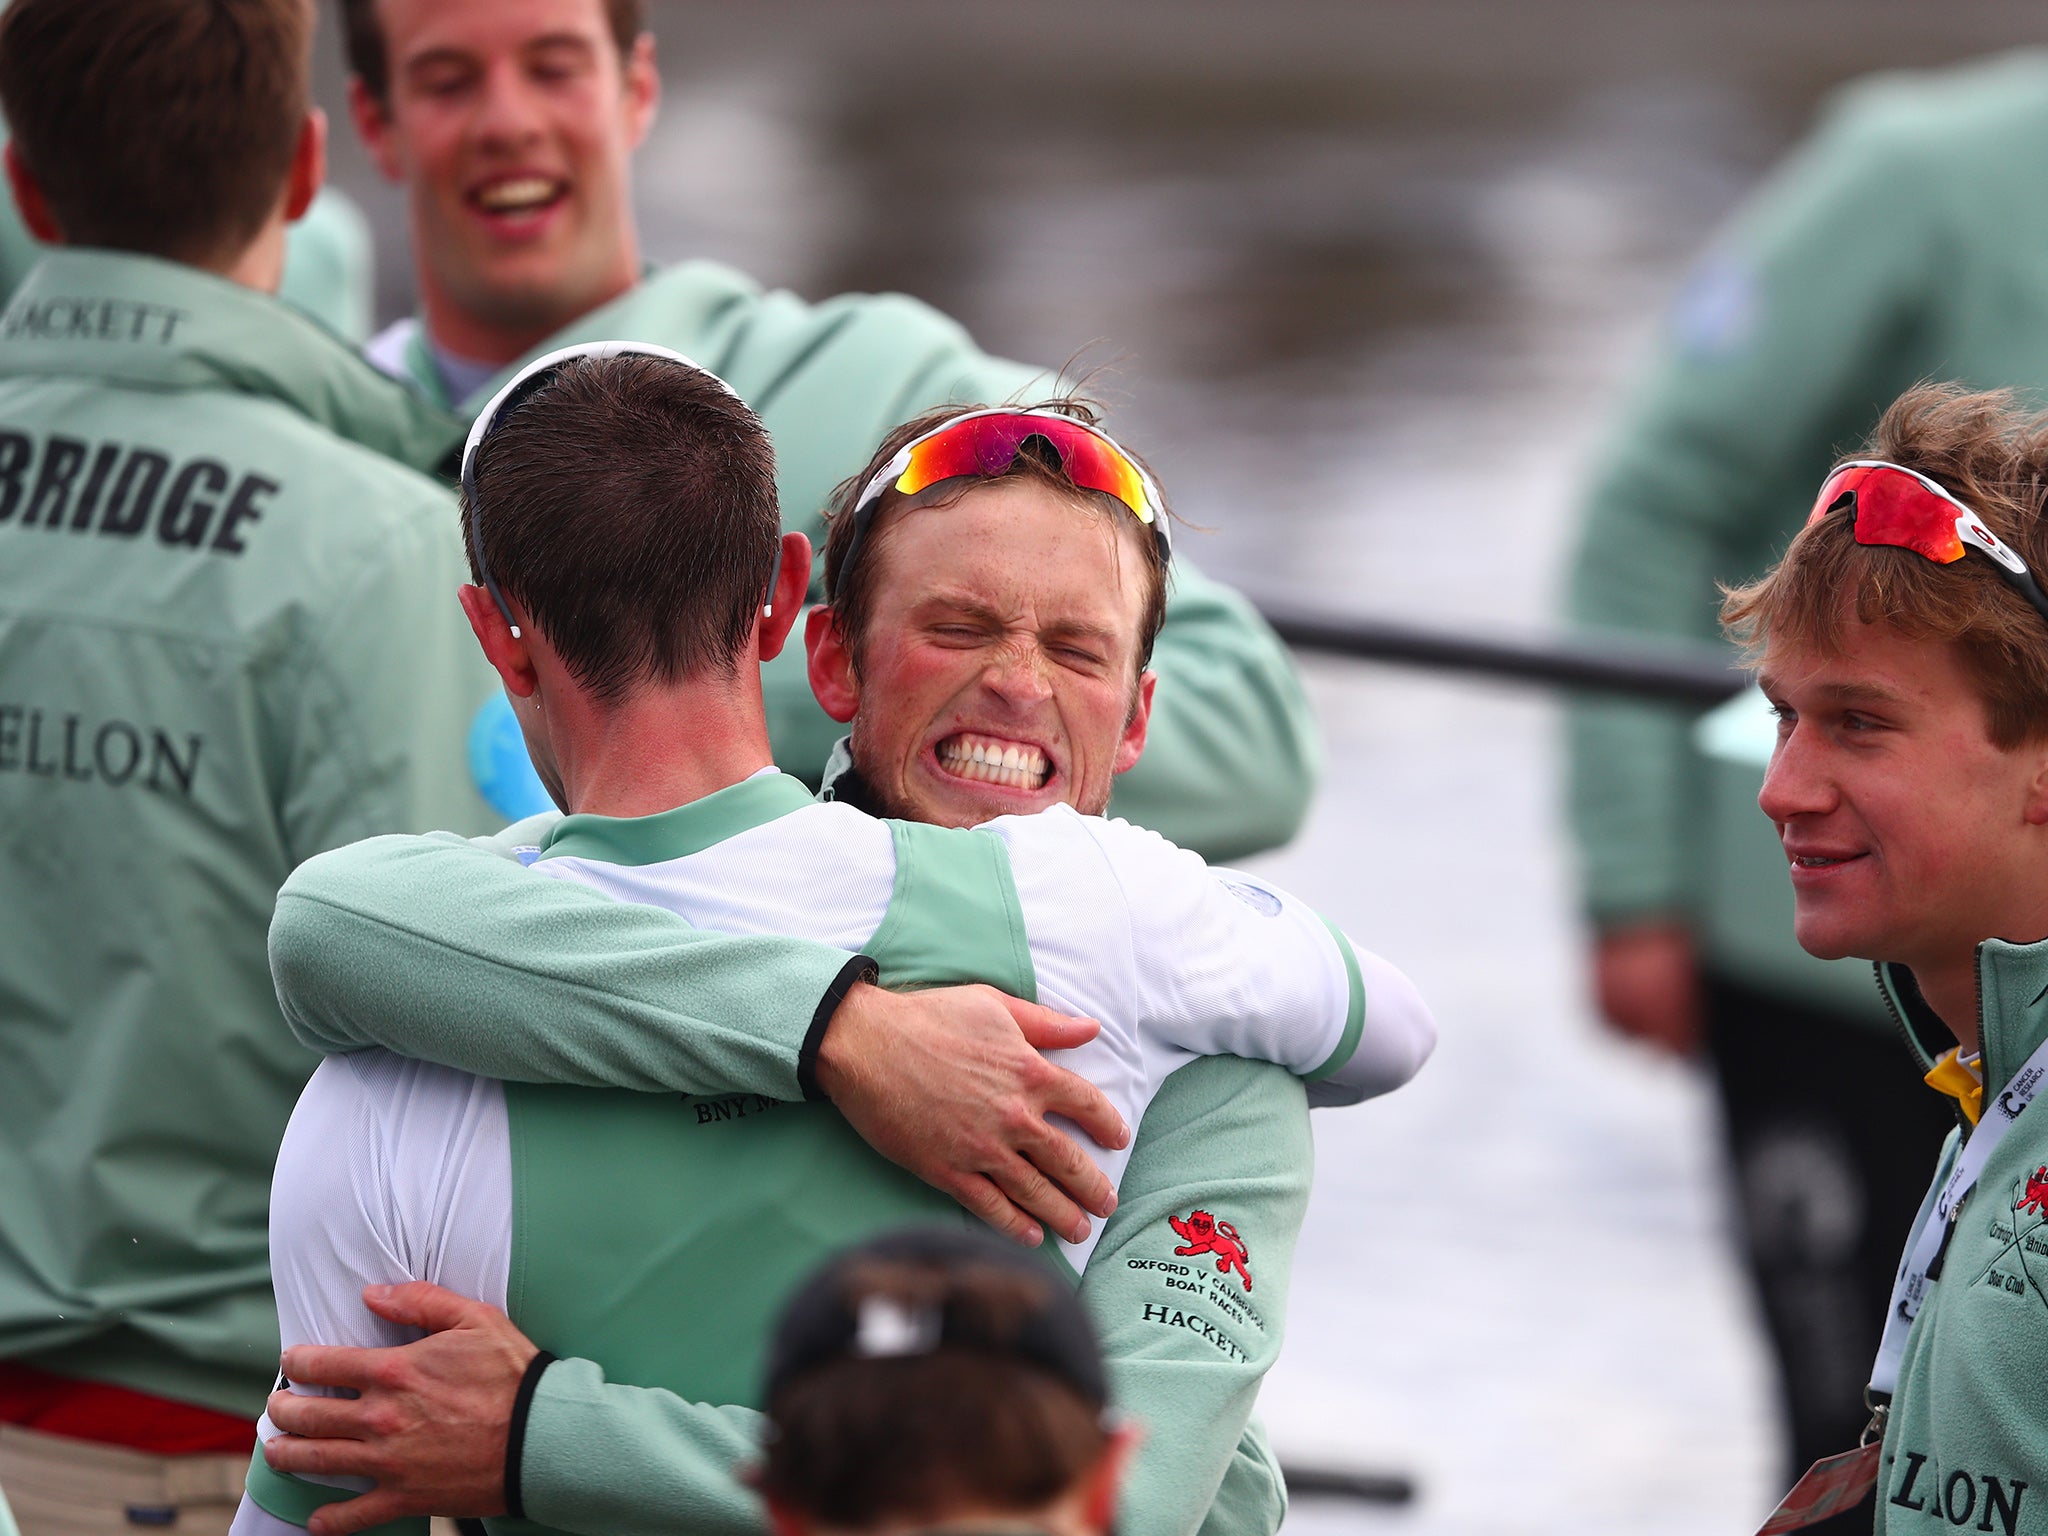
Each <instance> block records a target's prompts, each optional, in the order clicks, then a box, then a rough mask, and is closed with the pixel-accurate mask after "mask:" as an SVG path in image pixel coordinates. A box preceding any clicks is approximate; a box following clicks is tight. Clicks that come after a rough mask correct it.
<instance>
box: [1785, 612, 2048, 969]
mask: <svg viewBox="0 0 2048 1536" xmlns="http://www.w3.org/2000/svg"><path fill="white" fill-rule="evenodd" d="M1845 641H1846V644H1845V646H1844V649H1843V653H1842V654H1841V655H1839V656H1824V655H1820V654H1817V653H1815V652H1812V651H1809V650H1805V649H1801V648H1789V647H1781V646H1778V645H1773V646H1772V647H1771V648H1770V649H1769V651H1768V652H1767V653H1766V655H1765V657H1764V663H1763V667H1762V677H1761V681H1762V683H1763V688H1764V692H1765V694H1766V696H1767V697H1769V699H1770V700H1771V703H1772V704H1773V705H1774V706H1775V707H1776V709H1777V710H1778V713H1779V717H1780V720H1779V726H1778V744H1777V748H1776V750H1775V751H1774V752H1773V753H1772V756H1771V765H1770V770H1769V772H1768V773H1767V774H1766V775H1765V778H1764V787H1763V792H1762V794H1761V795H1760V796H1759V804H1761V806H1762V807H1763V811H1764V814H1765V815H1767V816H1769V817H1770V818H1771V820H1772V821H1773V822H1774V823H1776V825H1777V828H1778V833H1779V837H1780V839H1781V840H1782V842H1783V844H1784V848H1785V856H1786V859H1787V860H1788V862H1789V863H1790V865H1791V872H1792V890H1793V894H1794V900H1795V903H1796V906H1795V911H1796V917H1795V932H1796V933H1797V935H1798V938H1799V943H1800V945H1801V946H1802V947H1803V948H1805V949H1806V950H1808V951H1810V952H1811V953H1813V954H1815V955H1818V956H1820V957H1821V958H1822V959H1829V960H1832V959H1839V958H1841V957H1843V956H1846V955H1856V956H1860V957H1862V958H1864V959H1868V960H1893V961H1898V962H1900V963H1903V964H1905V965H1908V966H1911V967H1913V968H1914V969H1915V970H1920V971H1923V972H1924V971H1929V970H1932V969H1935V968H1938V967H1941V966H1949V967H1954V966H1957V965H1961V964H1967V963H1968V962H1969V960H1970V957H1971V956H1972V954H1973V952H1974V950H1975V948H1976V945H1977V943H1978V942H1979V941H1980V940H1983V939H1987V938H2005V939H2011V940H2014V941H2017V942H2030V941H2032V940H2035V939H2039V938H2041V937H2043V936H2044V933H2043V932H2035V931H2033V929H2034V927H2035V926H2037V925H2038V924H2040V923H2041V922H2042V921H2043V920H2044V905H2048V903H2044V874H2048V871H2044V869H2043V867H2042V841H2043V839H2042V826H2041V820H2042V818H2043V816H2044V814H2048V812H2044V810H2043V787H2044V784H2043V781H2044V775H2048V748H2044V747H2042V746H2040V745H2038V744H2035V745H2027V746H2021V747H2018V748H2015V749H2013V750H2010V751H2008V750H2006V749H2004V748H2001V747H1999V746H1996V745H1995V744H1994V743H1993V742H1992V740H1991V736H1990V732H1989V729H1988V725H1987V721H1986V715H1985V708H1984V704H1983V702H1982V700H1981V699H1980V698H1979V696H1978V694H1977V691H1976V688H1975V685H1974V684H1973V683H1972V682H1971V681H1970V678H1969V676H1968V674H1967V673H1966V672H1965V671H1964V670H1963V664H1962V661H1961V659H1960V657H1959V656H1958V654H1957V651H1956V648H1955V646H1954V645H1952V644H1949V643H1946V642H1934V641H1923V640H1909V639H1906V638H1904V637H1902V636H1901V635H1900V634H1899V633H1898V632H1897V631H1896V630H1894V629H1892V628H1891V627H1890V626H1888V625H1870V624H1863V623H1860V622H1857V621H1856V620H1855V618H1854V616H1853V615H1851V616H1850V618H1849V622H1848V624H1847V626H1846V632H1845Z"/></svg>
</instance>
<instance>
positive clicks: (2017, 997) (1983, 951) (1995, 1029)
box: [1877, 939, 2048, 1094]
mask: <svg viewBox="0 0 2048 1536" xmlns="http://www.w3.org/2000/svg"><path fill="white" fill-rule="evenodd" d="M1877 977H1878V986H1879V987H1880V989H1881V990H1882V991H1883V992H1884V995H1885V999H1886V1001H1887V1002H1889V1003H1890V1004H1891V1005H1892V1008H1893V1010H1894V1011H1895V1012H1896V1013H1897V1014H1898V1017H1899V1021H1900V1023H1901V1025H1902V1026H1903V1027H1904V1030H1905V1033H1906V1039H1907V1043H1908V1044H1909V1045H1911V1046H1912V1048H1913V1050H1914V1051H1915V1053H1916V1054H1918V1056H1919V1057H1920V1064H1921V1066H1922V1067H1923V1068H1927V1067H1931V1066H1933V1065H1934V1062H1935V1060H1936V1058H1937V1057H1939V1056H1940V1055H1941V1054H1942V1053H1943V1052H1945V1051H1946V1050H1947V1049H1948V1045H1949V1041H1950V1039H1951V1036H1950V1034H1949V1031H1948V1028H1947V1026H1946V1025H1944V1024H1943V1023H1942V1022H1941V1020H1940V1019H1939V1018H1937V1017H1936V1016H1935V1013H1934V1010H1933V1009H1931V1008H1929V1007H1928V1006H1927V1003H1926V1000H1925V999H1924V998H1922V997H1921V995H1920V988H1919V986H1918V985H1917V984H1916V983H1915V982H1914V980H1913V973H1912V972H1911V971H1909V970H1907V969H1906V967H1904V966H1903V965H1893V964H1889V963H1886V964H1880V965H1879V966H1878V967H1877ZM1977 996H1978V1003H1977V1039H1978V1048H1979V1050H1980V1051H1981V1052H1982V1053H1983V1073H1984V1091H1985V1092H1986V1093H1987V1094H1995V1093H1997V1092H1998V1091H1999V1090H2000V1089H2002V1088H2003V1087H2004V1086H2005V1085H2006V1084H2007V1083H2008V1082H2010V1081H2011V1080H2012V1075H2013V1073H2015V1072H2017V1071H2018V1070H2019V1068H2020V1065H2021V1063H2023V1062H2024V1061H2025V1060H2026V1059H2027V1058H2028V1057H2029V1056H2031V1055H2033V1054H2034V1051H2035V1050H2036V1049H2037V1048H2038V1047H2039V1046H2040V1044H2041V1042H2042V1041H2043V1040H2044V1039H2048V939H2044V940H2042V941H2041V942H2039V943H2035V944H2009V943H2007V942H2006V941H2005V940H2004V939H1986V940H1985V941H1984V942H1983V943H1981V944H1979V945H1978V946H1977Z"/></svg>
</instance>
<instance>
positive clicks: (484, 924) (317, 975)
mask: <svg viewBox="0 0 2048 1536" xmlns="http://www.w3.org/2000/svg"><path fill="white" fill-rule="evenodd" d="M270 962H271V973H272V976H273V978H274V980H275V981H276V983H277V995H278V1002H279V1004H280V1006H281V1007H282V1008H283V1010H284V1015H285V1018H286V1020H287V1021H288V1022H289V1023H290V1025H291V1027H292V1030H293V1032H294V1033H295V1034H296V1035H297V1036H298V1037H299V1038H300V1039H301V1040H302V1041H303V1042H304V1043H306V1044H307V1045H310V1046H312V1047H313V1048H314V1049H316V1050H320V1051H325V1052H329V1053H336V1052H345V1051H351V1050H357V1049H361V1048H362V1047H364V1046H368V1045H377V1046H382V1047H384V1048H385V1049H387V1050H392V1051H396V1052H398V1053H399V1054H401V1055H408V1056H414V1057H417V1058H420V1059H422V1060H426V1061H433V1062H438V1063H440V1064H441V1065H444V1066H450V1067H456V1068H459V1069H460V1070H462V1071H466V1072H474V1073H478V1074H480V1075H483V1076H488V1077H499V1078H506V1079H510V1080H513V1081H523V1082H559V1083H571V1084H579V1085H583V1086H588V1087H618V1088H630V1089H636V1090H639V1091H641V1092H664V1091H666V1092H678V1093H729V1092H745V1093H759V1094H762V1095H764V1096H766V1097H770V1098H778V1099H789V1100H794V1099H800V1098H802V1097H803V1093H802V1090H801V1089H800V1087H799V1085H798V1080H797V1064H798V1058H799V1055H800V1053H801V1051H802V1048H803V1045H804V1042H805V1040H806V1038H807V1037H808V1036H809V1035H810V1034H811V1032H812V1030H813V1028H814V1026H815V1025H816V1023H817V1021H818V1018H819V1015H820V1012H821V1010H823V1011H824V1012H825V1013H826V1014H828V1015H829V1012H830V1010H831V1008H832V1007H833V1006H835V1005H836V1003H837V1001H838V999H839V998H840V997H841V996H842V995H843V993H844V987H845V985H846V984H847V982H848V981H849V980H850V974H849V968H850V967H854V966H855V962H854V961H853V960H852V959H851V958H850V957H849V956H847V955H846V954H844V953H842V952H841V951H839V950H836V949H832V948H830V947H829V946H826V945H821V944H812V943H808V942H806V941H803V940H798V939H781V938H729V937H725V936H722V935H718V934H712V933H707V932H704V931H702V930H700V929H696V928H692V927H691V926H690V925H689V924H688V923H686V922H685V921H683V919H682V918H680V917H678V916H676V915H675V914H673V913H671V912H668V911H666V910H665V909H662V908H658V907H649V906H637V905H633V904H629V903H624V902H617V901H613V900H612V899H610V898H609V897H606V896H603V895H601V894H599V893H597V892H595V891H591V890H588V889H586V888H584V887H582V886H578V885H576V884H574V883H572V882H570V881H565V880H543V879H540V878H539V877H537V876H535V875H533V874H532V873H531V872H529V871H528V870H526V869H524V868H522V867H521V866H520V865H519V864H518V863H517V862H516V861H515V860H513V859H510V858H507V857H504V856H503V855H502V854H501V853H499V852H496V851H493V848H492V846H491V845H490V844H489V843H471V842H468V841H466V840H464V839H462V838H459V837H455V836H452V835H450V834H445V833H437V834H432V835H428V836H424V837H379V838H371V839H368V840H367V841H364V842H360V843H355V844H352V845H350V846H348V847H346V848H339V849H336V850H334V851H333V852H331V853H327V854H323V855H321V856H320V857H318V858H315V859H311V860H308V861H307V862H306V863H305V864H303V865H301V866H300V867H299V868H298V869H297V870H296V871H294V872H293V874H292V875H291V877H290V878H289V879H288V880H286V882H285V884H284V887H283V889H281V890H280V891H279V892H278V897H277V907H276V912H275V915H274V916H273V917H272V919H271V927H270Z"/></svg>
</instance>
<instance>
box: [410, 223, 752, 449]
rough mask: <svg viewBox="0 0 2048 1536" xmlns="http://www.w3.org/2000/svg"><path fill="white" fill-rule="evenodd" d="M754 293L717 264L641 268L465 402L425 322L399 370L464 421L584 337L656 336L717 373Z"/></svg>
mask: <svg viewBox="0 0 2048 1536" xmlns="http://www.w3.org/2000/svg"><path fill="white" fill-rule="evenodd" d="M760 295H761V290H760V289H759V287H757V286H756V285H755V284H754V282H753V281H752V280H751V279H750V278H747V277H743V276H742V275H741V274H739V273H738V272H735V271H733V270H732V269H731V268H730V267H725V266H720V265H719V264H718V263H717V262H713V261H685V262H680V263H678V264H677V265H675V266H673V267H662V268H656V267H651V266H650V267H646V268H643V269H642V271H641V275H640V281H639V282H637V283H635V284H634V285H633V286H632V287H631V288H629V289H627V290H626V291H625V292H624V293H622V294H620V295H619V296H618V297H617V298H615V299H613V300H612V301H611V302H610V303H609V304H600V305H599V306H598V307H597V308H596V309H593V310H591V311H590V313H588V314H587V315H582V316H579V317H578V318H577V319H575V320H572V321H570V322H569V324H567V325H565V326H563V327H562V328H561V329H560V330H559V331H556V332H555V333H554V334H553V335H552V336H550V337H548V338H547V339H546V340H545V341H541V342H537V343H536V344H535V345H534V347H533V348H532V350H530V351H529V352H528V353H527V354H526V355H525V356H524V357H520V358H515V359H513V361H511V362H509V363H507V364H506V365H505V366H504V368H503V369H501V370H500V371H499V372H498V373H497V374H496V375H494V376H493V377H491V378H489V379H486V380H485V381H484V382H483V383H482V384H480V385H478V386H477V388H476V390H475V392H474V393H472V394H471V395H470V396H469V398H468V399H466V400H452V401H451V400H450V399H448V390H447V383H446V381H445V380H443V379H442V377H441V370H440V368H439V367H438V366H437V365H436V364H435V362H434V353H433V348H432V346H431V345H430V343H429V342H428V340H427V327H426V324H425V322H424V321H416V322H415V324H414V326H413V329H412V331H411V332H410V333H409V334H408V335H407V336H406V338H405V347H404V350H403V358H404V364H405V370H406V373H407V374H408V375H409V376H410V378H411V379H412V381H413V383H414V384H415V385H417V386H418V387H419V389H420V390H421V391H422V392H423V393H424V394H425V395H426V397H427V398H428V399H429V400H430V401H432V402H433V403H434V404H435V405H437V406H443V407H449V408H452V409H454V410H455V411H456V412H457V413H459V414H461V415H462V416H463V417H464V419H465V420H468V419H473V418H474V417H475V415H476V413H477V412H478V411H480V410H482V409H483V407H484V404H485V402H486V401H488V400H489V399H490V398H491V397H492V396H493V395H495V394H496V393H497V392H498V391H499V390H501V389H503V388H504V387H505V385H506V383H507V382H509V381H510V380H511V379H512V378H513V377H514V376H515V375H516V374H517V373H518V372H519V370H520V369H522V368H524V367H525V366H526V365H527V364H528V363H530V362H532V361H533V360H534V359H535V358H538V357H546V356H547V355H548V354H549V353H550V352H559V351H560V350H561V349H562V348H563V347H571V346H575V345H577V344H578V343H581V342H586V341H610V340H613V339H614V338H617V337H633V338H636V339H639V340H643V341H657V342H659V343H660V344H661V345H662V346H665V347H672V348H674V349H675V350H676V351H678V352H681V353H683V354H684V355H685V356H686V357H688V358H689V359H690V360H691V361H692V362H694V363H696V364H697V365H698V366H699V367H700V368H708V369H710V370H711V372H713V373H715V374H718V375H720V376H721V377H723V376H724V374H725V372H726V369H727V367H728V366H729V359H728V353H729V352H730V349H731V346H732V343H733V340H734V338H735V337H736V336H737V335H738V333H739V330H740V327H741V326H742V324H743V322H744V321H745V320H746V318H747V314H748V308H749V305H750V303H751V301H753V300H755V299H758V298H759V297H760ZM728 382H730V381H729V380H728ZM735 387H737V386H735Z"/></svg>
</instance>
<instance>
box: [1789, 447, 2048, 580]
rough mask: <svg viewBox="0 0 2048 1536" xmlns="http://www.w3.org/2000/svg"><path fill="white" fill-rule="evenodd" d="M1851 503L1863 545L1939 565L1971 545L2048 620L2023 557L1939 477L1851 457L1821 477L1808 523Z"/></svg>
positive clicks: (1949, 562) (1960, 555)
mask: <svg viewBox="0 0 2048 1536" xmlns="http://www.w3.org/2000/svg"><path fill="white" fill-rule="evenodd" d="M1843 506H1846V507H1847V508H1848V509H1849V517H1850V519H1851V521H1852V522H1853V523H1854V525H1855V529H1856V542H1857V543H1858V544H1873V545H1876V544H1888V545H1891V546H1892V547H1893V548H1895V549H1910V550H1912V551H1913V553H1914V554H1916V555H1920V556H1923V557H1924V558H1926V559H1929V560H1932V561H1933V562H1934V563H1935V564H1937V565H1953V564H1955V562H1956V561H1958V560H1960V559H1962V558H1963V556H1964V555H1966V554H1968V553H1969V552H1970V551H1971V550H1975V551H1976V552H1977V553H1978V554H1980V555H1982V556H1984V557H1985V558H1986V559H1987V560H1989V561H1990V562H1991V566H1992V569H1993V570H1995V571H1997V572H1998V574H1999V576H2000V577H2002V578H2003V579H2004V581H2005V582H2006V584H2007V585H2008V586H2010V587H2011V588H2012V589H2013V590H2014V591H2015V592H2017V593H2019V594H2020V596H2022V597H2024V598H2025V599H2026V600H2027V601H2028V602H2029V603H2031V604H2032V605H2033V608H2034V611H2035V612H2036V613H2038V614H2040V615H2041V617H2042V619H2043V620H2048V595H2044V594H2043V593H2042V591H2041V585H2040V583H2039V582H2037V581H2036V580H2035V579H2034V573H2033V572H2032V571H2030V570H2028V569H2027V562H2026V561H2024V560H2022V559H2021V558H2020V557H2019V556H2018V555H2017V554H2015V553H2014V552H2013V550H2012V547H2011V546H2010V545H2008V544H2007V543H2006V542H2005V541H2004V540H2002V539H2001V538H1999V537H1998V535H1997V534H1995V533H1993V532H1992V531H1991V530H1990V529H1989V528H1986V527H1985V526H1984V523H1983V520H1982V519H1980V518H1979V517H1978V516H1977V514H1976V513H1974V512H1972V511H1971V510H1970V509H1969V508H1968V507H1966V506H1964V505H1963V504H1962V503H1961V502H1960V501H1958V500H1957V499H1956V498H1955V497H1954V496H1952V495H1950V494H1949V493H1948V492H1947V491H1946V490H1944V489H1943V488H1942V487H1941V486H1940V485H1939V484H1937V483H1936V482H1935V481H1933V480H1930V479H1929V478H1928V477H1927V476H1925V475H1923V474H1921V473H1919V472H1918V471H1917V470H1911V469H1907V468H1906V467H1905V466H1904V465H1902V464H1889V463H1886V462H1885V461H1884V460H1883V459H1850V460H1849V461H1848V462H1847V463H1844V464H1837V465H1836V466H1835V467H1834V469H1833V470H1832V471H1830V472H1829V474H1828V477H1827V479H1826V480H1824V481H1822V482H1821V487H1820V494H1819V495H1818V496H1816V497H1815V498H1814V501H1813V511H1812V512H1810V513H1808V514H1807V518H1806V523H1807V526H1808V527H1811V526H1812V525H1813V524H1815V523H1817V522H1819V521H1820V520H1821V519H1822V518H1823V517H1826V516H1827V515H1828V513H1830V512H1832V511H1834V510H1835V509H1836V508H1837V507H1843Z"/></svg>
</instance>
